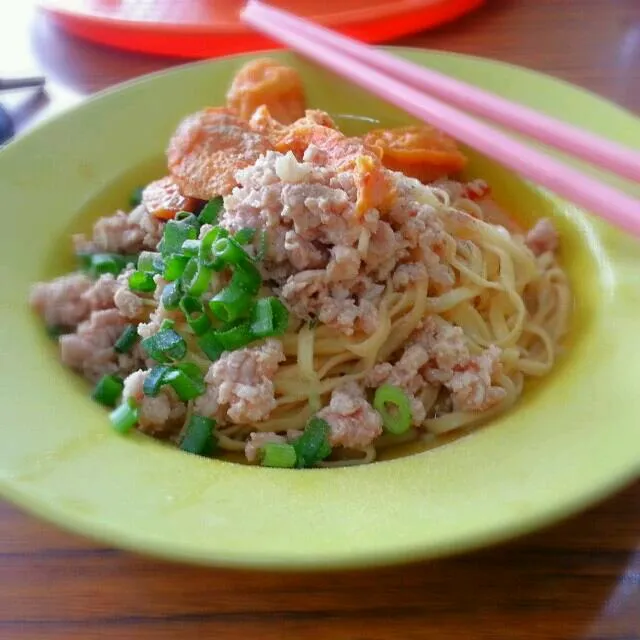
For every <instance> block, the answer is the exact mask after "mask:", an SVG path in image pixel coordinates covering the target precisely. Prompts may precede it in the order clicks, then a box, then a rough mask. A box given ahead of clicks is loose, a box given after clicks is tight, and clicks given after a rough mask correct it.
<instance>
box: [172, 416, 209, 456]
mask: <svg viewBox="0 0 640 640" xmlns="http://www.w3.org/2000/svg"><path fill="white" fill-rule="evenodd" d="M215 425H216V422H215V420H212V419H211V418H206V417H204V416H199V415H197V414H195V413H194V414H193V415H192V416H191V418H189V422H188V423H187V426H186V428H185V432H184V436H183V438H182V441H181V442H180V448H181V449H182V450H183V451H186V452H187V453H193V454H196V455H199V456H210V455H211V454H212V453H213V452H214V450H215V448H216V444H217V440H216V437H215V435H214V433H213V428H214V427H215Z"/></svg>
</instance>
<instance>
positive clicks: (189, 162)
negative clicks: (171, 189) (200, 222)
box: [167, 109, 272, 200]
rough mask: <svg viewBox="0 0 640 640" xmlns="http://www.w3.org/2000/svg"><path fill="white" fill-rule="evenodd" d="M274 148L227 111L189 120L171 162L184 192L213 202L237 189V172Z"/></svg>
mask: <svg viewBox="0 0 640 640" xmlns="http://www.w3.org/2000/svg"><path fill="white" fill-rule="evenodd" d="M271 148H272V145H271V144H270V142H269V140H268V139H267V138H266V137H265V136H263V135H261V134H260V133H257V132H256V131H252V130H251V129H250V128H249V123H247V122H244V121H243V120H240V119H238V118H237V117H236V116H234V115H233V114H231V113H229V112H228V111H227V110H226V109H205V110H204V111H199V112H198V113H194V114H193V115H191V116H188V117H187V118H185V119H184V120H183V121H182V122H181V123H180V125H179V126H178V129H177V131H176V132H175V134H174V135H173V137H172V138H171V141H170V142H169V147H168V149H167V160H168V164H169V171H170V173H171V177H172V178H173V179H174V180H175V182H176V183H177V185H178V187H179V188H180V192H181V193H182V194H183V195H185V196H188V197H191V198H199V199H200V200H210V199H211V198H214V197H215V196H219V195H226V194H228V193H230V192H231V190H232V189H233V187H235V186H236V184H237V183H236V179H235V173H236V172H237V171H238V170H239V169H244V168H245V167H248V166H249V165H252V164H253V163H254V162H255V161H256V160H257V159H258V158H259V157H260V156H261V155H263V154H264V153H266V152H267V151H268V150H269V149H271Z"/></svg>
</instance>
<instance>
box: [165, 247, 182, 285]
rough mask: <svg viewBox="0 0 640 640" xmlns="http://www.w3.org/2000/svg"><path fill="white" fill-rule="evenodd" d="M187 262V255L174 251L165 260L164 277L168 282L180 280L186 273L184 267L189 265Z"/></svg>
mask: <svg viewBox="0 0 640 640" xmlns="http://www.w3.org/2000/svg"><path fill="white" fill-rule="evenodd" d="M187 262H189V258H188V257H187V256H182V255H180V254H178V253H174V254H173V255H172V256H169V257H168V258H167V259H166V260H165V261H164V271H163V273H162V277H163V278H164V279H165V280H166V281H167V282H173V281H174V280H179V279H180V278H181V277H182V274H183V273H184V268H185V267H186V266H187Z"/></svg>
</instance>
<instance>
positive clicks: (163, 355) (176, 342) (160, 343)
mask: <svg viewBox="0 0 640 640" xmlns="http://www.w3.org/2000/svg"><path fill="white" fill-rule="evenodd" d="M140 344H141V345H142V348H143V349H144V350H145V352H146V353H147V355H148V356H149V357H150V358H153V359H154V360H155V361H156V362H160V363H166V362H171V361H172V360H181V359H182V358H184V357H185V355H186V353H187V343H186V342H185V341H184V338H183V337H182V336H181V335H180V334H179V333H177V332H176V331H174V330H173V329H163V330H162V331H158V333H156V334H154V335H152V336H149V337H148V338H145V339H144V340H143V341H142V342H141V343H140Z"/></svg>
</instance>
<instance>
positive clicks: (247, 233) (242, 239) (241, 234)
mask: <svg viewBox="0 0 640 640" xmlns="http://www.w3.org/2000/svg"><path fill="white" fill-rule="evenodd" d="M255 236H256V230H255V229H252V228H251V227H247V228H246V229H240V231H238V233H236V234H235V235H234V236H233V239H234V240H235V241H236V242H237V243H238V244H242V245H245V244H251V242H253V239H254V238H255Z"/></svg>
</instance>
